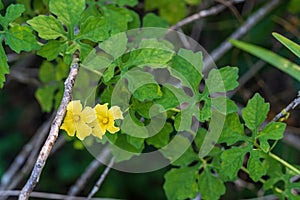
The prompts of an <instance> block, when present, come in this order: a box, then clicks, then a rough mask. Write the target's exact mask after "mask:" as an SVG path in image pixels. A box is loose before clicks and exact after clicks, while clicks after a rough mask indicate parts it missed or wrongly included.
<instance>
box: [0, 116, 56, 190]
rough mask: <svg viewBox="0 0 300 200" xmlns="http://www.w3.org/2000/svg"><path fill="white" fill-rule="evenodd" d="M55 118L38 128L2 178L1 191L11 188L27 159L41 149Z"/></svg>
mask: <svg viewBox="0 0 300 200" xmlns="http://www.w3.org/2000/svg"><path fill="white" fill-rule="evenodd" d="M53 117H54V115H52V117H51V118H50V119H49V120H48V121H46V122H45V123H43V124H42V125H41V126H40V127H39V128H38V130H37V132H36V133H35V134H34V136H33V137H32V138H31V140H30V141H29V142H28V143H27V144H26V145H25V146H24V147H23V148H22V150H21V151H20V153H19V155H18V156H17V157H16V158H15V160H14V161H13V162H12V164H11V165H10V167H9V169H8V170H7V171H6V172H5V173H4V175H3V176H2V178H1V186H0V190H6V189H7V187H9V185H10V184H11V181H15V178H13V177H14V176H15V175H16V173H17V172H18V170H19V169H20V168H21V166H22V165H23V164H24V162H25V161H26V159H27V158H28V157H30V154H32V153H33V151H32V149H33V148H37V147H38V148H39V147H40V145H41V144H42V142H43V141H44V139H45V137H46V134H47V132H48V130H49V127H50V124H51V121H52V120H53ZM34 156H36V155H34ZM17 184H18V183H17Z"/></svg>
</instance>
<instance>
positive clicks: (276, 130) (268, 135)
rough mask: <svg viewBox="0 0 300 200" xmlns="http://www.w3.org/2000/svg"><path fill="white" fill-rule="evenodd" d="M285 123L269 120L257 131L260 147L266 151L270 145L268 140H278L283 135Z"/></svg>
mask: <svg viewBox="0 0 300 200" xmlns="http://www.w3.org/2000/svg"><path fill="white" fill-rule="evenodd" d="M285 127H286V124H284V123H281V122H271V123H269V124H268V125H266V127H264V129H263V130H262V131H261V132H260V133H259V135H258V136H257V138H258V139H259V143H260V147H261V148H262V150H263V151H264V152H266V153H267V152H268V151H269V149H270V145H269V143H268V140H279V139H281V138H282V137H283V132H284V130H285Z"/></svg>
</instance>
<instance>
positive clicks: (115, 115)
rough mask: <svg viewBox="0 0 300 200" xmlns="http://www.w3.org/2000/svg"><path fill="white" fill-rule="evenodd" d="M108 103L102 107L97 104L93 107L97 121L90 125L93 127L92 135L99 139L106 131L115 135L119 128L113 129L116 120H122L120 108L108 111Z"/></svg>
mask: <svg viewBox="0 0 300 200" xmlns="http://www.w3.org/2000/svg"><path fill="white" fill-rule="evenodd" d="M107 105H108V103H105V104H103V105H100V104H97V105H96V106H95V108H94V109H95V112H96V117H97V119H96V120H95V121H94V122H92V123H91V124H90V125H91V126H92V127H93V132H92V134H93V135H94V136H96V137H98V138H100V139H102V136H103V135H104V134H105V132H106V130H108V131H109V132H110V133H115V132H118V131H119V130H120V128H119V127H115V125H114V124H115V120H116V119H123V115H122V111H121V110H120V107H118V106H113V107H111V108H110V109H109V110H108V108H107Z"/></svg>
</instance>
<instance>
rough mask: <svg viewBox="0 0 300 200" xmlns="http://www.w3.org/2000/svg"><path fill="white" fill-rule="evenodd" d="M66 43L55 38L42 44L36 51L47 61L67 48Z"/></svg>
mask: <svg viewBox="0 0 300 200" xmlns="http://www.w3.org/2000/svg"><path fill="white" fill-rule="evenodd" d="M67 46H68V44H67V43H63V42H60V41H57V40H50V41H48V43H47V44H44V45H43V46H42V47H41V49H40V50H39V51H38V52H37V55H39V56H42V57H44V58H46V59H47V60H48V61H51V60H54V59H55V58H57V57H58V55H59V54H60V53H61V52H63V51H64V50H66V49H67Z"/></svg>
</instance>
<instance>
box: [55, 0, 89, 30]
mask: <svg viewBox="0 0 300 200" xmlns="http://www.w3.org/2000/svg"><path fill="white" fill-rule="evenodd" d="M49 8H50V11H51V12H52V13H53V14H55V15H56V16H57V18H58V20H60V21H61V22H62V23H64V24H65V25H67V27H68V31H69V32H73V31H74V30H73V28H74V27H75V25H76V24H77V23H78V21H79V19H80V15H81V13H82V12H83V11H84V9H85V0H63V1H62V0H50V2H49Z"/></svg>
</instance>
